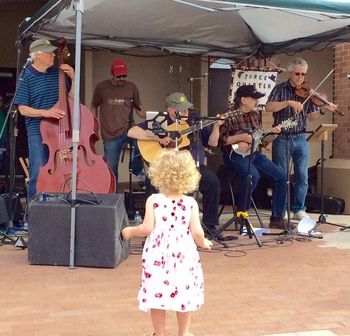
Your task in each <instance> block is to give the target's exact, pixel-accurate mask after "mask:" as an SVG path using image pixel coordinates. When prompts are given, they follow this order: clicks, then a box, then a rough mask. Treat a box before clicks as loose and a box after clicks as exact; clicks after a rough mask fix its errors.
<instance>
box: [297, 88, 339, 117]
mask: <svg viewBox="0 0 350 336" xmlns="http://www.w3.org/2000/svg"><path fill="white" fill-rule="evenodd" d="M295 94H296V95H297V96H298V97H300V98H304V99H305V101H304V103H303V104H305V103H306V101H307V100H309V99H311V101H312V102H313V103H314V104H315V105H317V106H324V105H330V104H332V102H330V101H328V100H327V96H326V95H325V94H324V93H319V92H317V91H316V90H314V89H312V88H311V85H310V83H309V82H304V83H302V84H301V85H298V86H296V87H295ZM335 112H336V113H338V115H341V116H343V115H344V113H343V112H341V111H340V109H339V108H338V107H337V108H336V110H335Z"/></svg>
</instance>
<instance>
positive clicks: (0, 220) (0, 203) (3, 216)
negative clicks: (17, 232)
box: [0, 195, 10, 225]
mask: <svg viewBox="0 0 350 336" xmlns="http://www.w3.org/2000/svg"><path fill="white" fill-rule="evenodd" d="M9 220H10V217H9V214H8V211H7V204H6V200H5V198H4V197H3V195H0V225H2V224H4V225H5V224H7V223H8V222H9Z"/></svg>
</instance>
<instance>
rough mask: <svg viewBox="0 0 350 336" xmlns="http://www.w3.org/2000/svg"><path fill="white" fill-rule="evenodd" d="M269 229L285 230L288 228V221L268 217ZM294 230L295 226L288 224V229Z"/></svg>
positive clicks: (281, 218)
mask: <svg viewBox="0 0 350 336" xmlns="http://www.w3.org/2000/svg"><path fill="white" fill-rule="evenodd" d="M269 227H270V228H271V229H280V230H285V229H286V228H287V227H288V221H287V220H286V219H285V218H283V217H274V216H271V217H270V224H269ZM295 228H296V226H295V224H293V223H290V229H291V230H294V229H295Z"/></svg>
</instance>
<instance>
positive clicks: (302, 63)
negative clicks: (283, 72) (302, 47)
mask: <svg viewBox="0 0 350 336" xmlns="http://www.w3.org/2000/svg"><path fill="white" fill-rule="evenodd" d="M297 66H301V67H303V68H305V71H307V68H308V64H307V62H306V61H305V60H303V59H302V58H294V59H293V60H291V61H290V62H289V63H288V65H287V70H288V71H289V72H293V71H294V69H295V67H297Z"/></svg>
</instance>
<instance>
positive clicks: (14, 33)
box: [0, 0, 47, 68]
mask: <svg viewBox="0 0 350 336" xmlns="http://www.w3.org/2000/svg"><path fill="white" fill-rule="evenodd" d="M46 2H47V1H45V0H31V1H16V0H13V1H6V0H5V1H4V2H1V3H0V13H1V15H0V18H1V19H0V26H1V34H0V67H3V68H15V67H16V65H17V49H16V46H15V42H16V40H17V38H18V26H19V25H20V24H21V22H22V21H23V20H24V19H25V18H26V17H31V16H32V15H33V14H34V13H35V12H36V11H37V10H38V9H39V8H40V7H42V6H43V5H44V4H45V3H46ZM26 57H27V55H25V56H24V58H26Z"/></svg>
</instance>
